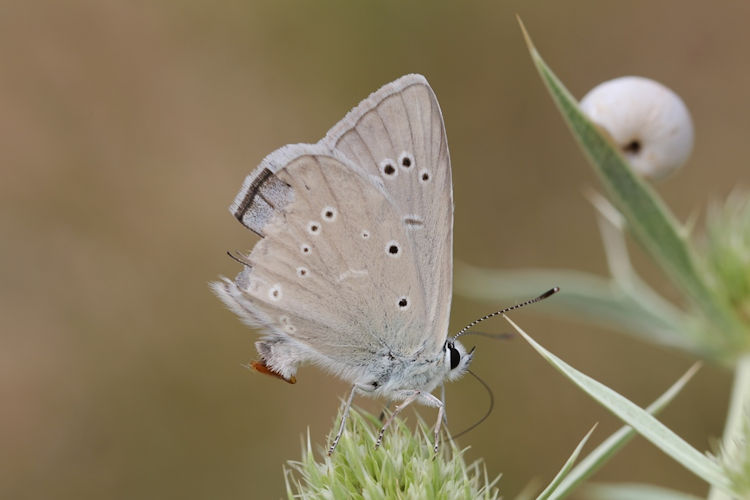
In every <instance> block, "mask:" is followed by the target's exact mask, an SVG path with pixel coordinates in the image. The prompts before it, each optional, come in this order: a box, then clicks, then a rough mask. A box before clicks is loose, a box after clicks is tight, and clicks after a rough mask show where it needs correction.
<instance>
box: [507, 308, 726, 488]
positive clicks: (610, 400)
mask: <svg viewBox="0 0 750 500" xmlns="http://www.w3.org/2000/svg"><path fill="white" fill-rule="evenodd" d="M504 317H505V319H506V320H507V321H508V322H509V323H510V324H511V325H512V326H513V328H515V329H516V331H517V332H518V333H519V334H520V335H521V336H522V337H523V338H524V339H525V340H526V342H528V343H529V345H531V347H533V348H534V350H536V351H537V352H538V353H539V354H540V355H541V356H542V357H543V358H544V359H545V360H547V362H549V363H550V364H551V365H552V366H554V367H555V368H556V369H557V370H558V371H560V372H561V373H562V374H563V375H565V376H566V377H567V378H568V379H569V380H570V381H571V382H573V383H574V384H576V385H577V386H578V387H580V388H581V389H583V390H584V391H585V392H586V393H587V394H588V395H589V396H591V397H592V398H594V399H595V400H596V401H597V402H599V404H601V405H602V406H604V407H605V408H607V409H608V410H609V411H611V412H612V413H614V414H615V416H617V417H618V418H620V419H622V420H623V421H625V423H627V424H628V425H630V426H632V427H633V428H634V429H635V430H636V431H638V433H639V434H641V435H642V436H643V437H645V438H646V439H647V440H649V441H651V443H653V444H654V445H656V447H658V448H659V449H660V450H662V451H663V452H664V453H666V454H667V455H669V456H670V457H672V458H673V459H674V460H675V461H677V462H678V463H679V464H681V465H682V466H683V467H685V468H686V469H688V470H689V471H691V472H693V473H694V474H695V475H697V476H698V477H700V478H701V479H703V480H704V481H706V482H708V483H710V484H712V485H714V486H717V487H719V488H722V489H724V490H727V491H729V490H730V484H729V480H728V479H727V477H726V476H725V475H724V473H723V471H722V469H721V467H719V465H718V464H717V463H716V462H714V461H713V460H711V459H710V458H708V457H706V456H705V455H704V454H702V453H701V452H699V451H698V450H696V449H695V448H693V447H692V446H690V445H689V444H688V443H687V442H685V441H684V440H683V439H682V438H680V437H679V436H678V435H677V434H675V433H674V432H673V431H672V430H670V429H669V428H668V427H667V426H665V425H664V424H662V423H661V422H659V421H658V420H656V419H655V418H654V417H653V416H652V415H649V413H648V412H646V411H645V410H643V409H642V408H640V407H639V406H638V405H636V404H635V403H633V402H632V401H630V400H629V399H627V398H625V397H624V396H622V395H620V394H619V393H617V392H615V391H613V390H612V389H610V388H609V387H607V386H605V385H604V384H602V383H601V382H598V381H596V380H594V379H593V378H591V377H589V376H588V375H585V374H583V373H581V372H579V371H578V370H576V369H575V368H573V367H572V366H570V365H569V364H567V363H566V362H565V361H563V360H562V359H560V358H558V357H557V356H555V355H554V354H552V353H551V352H549V351H547V350H546V349H545V348H544V347H542V346H541V345H540V344H538V343H537V342H536V341H535V340H534V339H532V338H531V337H529V336H528V335H527V334H526V332H524V331H523V330H522V329H521V328H520V327H519V326H518V325H516V324H515V323H514V322H513V321H512V320H511V319H510V318H509V317H507V316H504Z"/></svg>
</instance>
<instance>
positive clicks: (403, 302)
mask: <svg viewBox="0 0 750 500" xmlns="http://www.w3.org/2000/svg"><path fill="white" fill-rule="evenodd" d="M398 307H399V309H401V310H404V309H408V308H409V298H408V297H401V298H400V299H398Z"/></svg>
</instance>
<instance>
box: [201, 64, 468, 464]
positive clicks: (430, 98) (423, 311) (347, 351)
mask: <svg viewBox="0 0 750 500" xmlns="http://www.w3.org/2000/svg"><path fill="white" fill-rule="evenodd" d="M230 211H231V213H232V214H233V215H234V217H236V218H237V220H238V221H240V222H241V223H242V225H243V226H245V227H246V228H248V229H250V230H251V231H253V232H254V233H256V234H257V235H259V236H260V237H261V239H260V240H259V241H258V242H257V244H256V245H255V246H254V247H253V249H252V251H251V252H250V254H249V255H247V256H243V257H241V258H238V259H237V260H239V261H240V262H241V263H242V264H243V265H244V268H243V269H242V271H241V272H240V273H239V275H238V276H237V277H236V278H235V279H234V280H230V279H227V278H223V279H222V280H221V281H218V282H214V283H212V284H211V287H212V289H213V291H214V292H215V293H216V295H218V297H219V298H220V299H221V300H222V301H223V302H224V303H225V304H226V305H227V306H228V307H229V308H230V309H231V310H232V311H234V312H235V313H236V314H237V315H238V316H239V317H240V318H241V319H242V320H243V321H244V322H245V323H246V324H248V325H249V326H251V327H253V328H258V329H260V330H261V331H262V336H261V338H260V340H258V341H257V342H256V344H255V346H256V349H257V351H258V355H259V359H258V360H257V361H255V362H253V363H252V367H253V368H255V369H256V370H258V371H259V372H262V373H265V374H268V375H272V376H275V377H278V378H281V379H283V380H286V381H287V382H290V383H294V382H295V381H296V378H295V375H296V372H297V368H298V366H300V365H301V364H305V363H310V364H313V365H317V366H319V367H321V368H323V369H324V370H327V371H328V372H330V373H332V374H334V375H336V376H338V377H340V378H341V379H343V380H345V381H347V382H349V383H350V384H351V385H352V389H351V391H350V393H349V397H348V399H347V402H346V406H345V408H344V411H343V413H342V419H341V426H340V429H339V431H338V433H337V435H336V436H335V438H334V440H333V442H332V444H331V446H330V448H329V454H330V453H332V452H333V450H334V449H335V447H336V444H337V443H338V441H339V438H340V437H341V435H342V433H343V430H344V425H345V421H346V416H347V414H348V411H349V408H350V406H351V403H352V400H353V398H354V396H355V395H357V394H361V395H367V396H372V397H380V398H384V399H386V400H388V401H389V402H395V403H397V406H396V407H395V409H394V411H393V412H392V413H391V415H390V416H389V418H388V419H387V420H386V421H385V423H384V425H383V428H382V429H381V432H380V434H379V436H378V439H377V442H376V443H375V446H376V447H377V446H379V445H380V444H381V442H382V439H383V434H384V432H385V430H386V428H387V427H388V425H389V424H390V423H391V421H392V420H393V417H395V416H396V415H397V414H398V413H399V412H400V411H401V410H403V409H404V408H405V407H407V406H408V405H409V404H411V403H414V402H416V403H421V404H424V405H427V406H431V407H436V408H438V418H437V422H436V424H435V427H434V437H435V450H436V451H437V449H438V443H439V432H440V426H441V422H442V420H443V418H444V412H445V404H444V402H443V400H441V399H440V398H438V397H436V396H435V395H433V394H432V392H433V391H434V390H435V389H436V388H437V387H438V386H442V384H443V382H445V381H447V380H448V381H450V380H455V379H457V378H459V377H460V376H461V375H463V374H464V373H465V372H466V371H467V369H468V366H469V364H470V363H471V360H472V357H473V349H472V351H471V352H467V350H466V349H465V348H464V347H463V346H462V345H461V344H460V343H459V342H458V341H457V340H455V338H449V337H448V321H449V313H450V306H451V297H452V280H453V276H452V273H453V262H452V253H453V186H452V180H451V164H450V156H449V154H448V142H447V139H446V134H445V126H444V123H443V117H442V113H441V110H440V106H439V105H438V101H437V98H436V97H435V94H434V92H433V91H432V89H431V88H430V85H429V84H428V83H427V80H426V79H425V78H424V77H423V76H421V75H416V74H410V75H406V76H403V77H401V78H399V79H398V80H395V81H393V82H391V83H388V84H386V85H385V86H383V87H382V88H380V89H379V90H377V91H376V92H374V93H373V94H371V95H370V96H369V97H368V98H367V99H365V100H364V101H362V102H361V103H360V104H359V105H358V106H356V107H355V108H354V109H352V110H351V111H350V112H349V113H348V114H347V115H346V116H345V117H344V118H343V119H342V120H341V121H340V122H339V123H337V124H336V125H335V126H334V127H333V128H331V130H329V131H328V133H327V134H326V136H325V137H324V138H323V139H321V140H320V141H319V142H317V143H316V144H293V145H287V146H284V147H282V148H280V149H277V150H276V151H274V152H273V153H271V154H270V155H268V156H267V157H266V158H265V159H264V160H263V161H262V162H261V163H260V165H259V166H258V167H257V168H256V169H255V170H254V171H253V172H252V173H251V174H250V175H249V176H247V178H246V179H245V182H244V184H243V186H242V189H241V190H240V192H239V194H238V195H237V197H236V198H235V200H234V203H232V205H231V207H230Z"/></svg>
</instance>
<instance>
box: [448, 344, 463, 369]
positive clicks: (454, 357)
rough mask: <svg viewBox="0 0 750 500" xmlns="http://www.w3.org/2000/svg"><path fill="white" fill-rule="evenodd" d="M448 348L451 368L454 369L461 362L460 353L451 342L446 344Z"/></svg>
mask: <svg viewBox="0 0 750 500" xmlns="http://www.w3.org/2000/svg"><path fill="white" fill-rule="evenodd" d="M448 349H449V350H450V353H451V370H455V369H456V367H458V365H459V363H461V353H460V352H458V349H456V348H455V347H453V344H448Z"/></svg>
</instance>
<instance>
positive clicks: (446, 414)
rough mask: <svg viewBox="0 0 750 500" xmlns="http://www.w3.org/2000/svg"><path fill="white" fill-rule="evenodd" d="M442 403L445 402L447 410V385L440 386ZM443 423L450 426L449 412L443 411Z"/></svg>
mask: <svg viewBox="0 0 750 500" xmlns="http://www.w3.org/2000/svg"><path fill="white" fill-rule="evenodd" d="M440 401H442V402H443V408H445V384H440ZM443 423H444V424H445V425H448V412H446V411H445V410H443Z"/></svg>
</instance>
